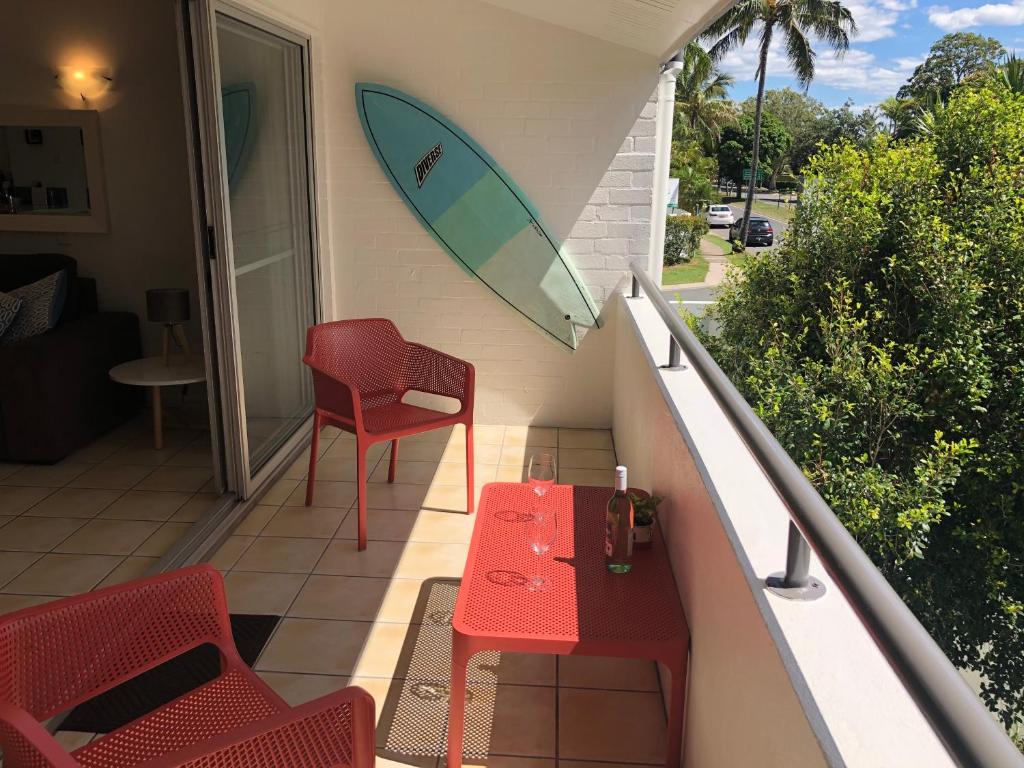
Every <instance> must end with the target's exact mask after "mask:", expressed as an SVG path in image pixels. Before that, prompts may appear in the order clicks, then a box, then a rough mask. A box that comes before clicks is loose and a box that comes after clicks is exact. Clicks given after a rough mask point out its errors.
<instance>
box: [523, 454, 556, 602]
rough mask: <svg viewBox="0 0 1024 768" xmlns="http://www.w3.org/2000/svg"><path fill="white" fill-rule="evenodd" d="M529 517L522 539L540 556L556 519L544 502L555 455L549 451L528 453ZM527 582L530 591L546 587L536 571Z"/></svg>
mask: <svg viewBox="0 0 1024 768" xmlns="http://www.w3.org/2000/svg"><path fill="white" fill-rule="evenodd" d="M529 483H530V490H531V491H533V497H532V498H531V500H530V501H531V503H530V517H529V519H528V520H527V522H526V540H527V543H528V544H529V545H530V549H532V550H533V552H534V554H536V555H537V556H538V557H544V555H545V554H547V551H548V550H549V549H551V545H552V544H554V542H555V534H556V532H557V531H558V522H557V520H556V519H555V511H554V510H553V509H551V508H550V506H549V505H548V504H546V503H545V501H546V499H545V498H544V497H545V495H546V494H547V492H548V490H549V489H550V488H551V486H552V485H554V484H555V457H554V456H552V455H551V454H550V453H535V454H534V455H533V456H531V457H530V472H529ZM528 586H529V588H530V590H531V591H533V592H543V591H544V590H546V589H547V588H548V582H547V579H545V578H544V577H543V576H540V575H539V574H536V575H534V576H532V577H530V581H529V583H528Z"/></svg>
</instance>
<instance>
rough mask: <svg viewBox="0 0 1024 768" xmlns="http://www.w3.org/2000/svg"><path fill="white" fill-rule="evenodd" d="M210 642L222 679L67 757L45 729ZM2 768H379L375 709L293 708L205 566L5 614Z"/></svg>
mask: <svg viewBox="0 0 1024 768" xmlns="http://www.w3.org/2000/svg"><path fill="white" fill-rule="evenodd" d="M205 643H212V644H213V645H215V646H217V648H218V650H219V651H220V656H221V673H220V675H219V676H218V677H217V678H215V679H214V680H212V681H210V682H209V683H206V684H205V685H203V686H201V687H199V688H197V689H195V690H194V691H191V692H189V693H187V694H185V695H184V696H181V697H179V698H178V699H175V700H174V701H172V702H170V703H168V704H166V705H164V706H163V707H160V708H159V709H157V710H155V711H153V712H150V713H149V714H147V715H144V716H142V717H141V718H139V719H137V720H135V721H133V722H131V723H128V724H127V725H124V726H122V727H121V728H118V729H117V730H116V731H112V732H110V733H108V734H106V735H104V736H101V737H99V738H97V739H95V740H94V741H91V742H90V743H88V744H86V745H85V746H83V747H81V748H79V749H77V750H75V751H74V752H71V753H68V752H67V751H66V750H65V749H64V748H63V747H61V745H60V744H59V743H58V742H57V740H56V739H54V737H53V736H52V735H50V733H49V732H48V731H47V730H46V729H45V728H43V727H42V725H40V722H41V721H43V720H46V719H48V718H50V717H52V716H53V715H55V714H57V713H59V712H63V711H65V710H68V709H70V708H71V707H74V706H76V705H78V704H81V703H82V702H84V701H88V700H89V699H91V698H93V697H95V696H98V695H99V694H101V693H103V692H105V691H108V690H110V689H111V688H113V687H115V686H116V685H119V684H120V683H123V682H125V681H126V680H129V679H131V678H133V677H135V676H137V675H139V674H140V673H142V672H145V671H146V670H149V669H152V668H154V667H156V666H158V665H160V664H162V663H164V662H165V661H168V660H170V659H172V658H174V657H175V656H179V655H181V654H182V653H184V652H185V651H188V650H190V649H192V648H195V647H197V646H199V645H203V644H205ZM0 748H2V749H3V758H4V766H5V768H50V767H52V768H128V767H129V766H145V768H169V767H170V766H188V768H200V767H202V768H207V767H209V768H214V767H216V768H229V767H231V766H238V767H239V768H243V767H244V768H262V767H264V766H265V767H266V768H283V766H288V768H327V767H328V766H349V767H350V768H373V764H374V752H375V746H374V703H373V698H372V697H371V696H370V694H368V693H367V692H366V691H364V690H362V689H361V688H355V687H351V688H346V689H344V690H341V691H337V692H336V693H332V694H329V695H327V696H323V697H321V698H319V699H316V700H315V701H311V702H308V703H306V704H303V705H301V706H299V707H295V708H291V707H289V706H288V705H287V704H286V703H285V702H284V700H283V699H282V698H281V697H280V696H278V695H277V694H276V693H274V691H273V690H271V688H270V687H269V686H268V685H267V684H266V683H264V682H263V681H262V680H261V679H260V678H259V677H258V676H257V675H256V674H255V673H254V672H253V671H252V670H250V669H249V668H248V667H247V666H246V665H245V662H243V661H242V659H241V658H240V657H239V655H238V651H237V650H236V649H235V644H234V640H233V639H232V637H231V627H230V624H229V622H228V610H227V601H226V600H225V597H224V582H223V580H222V579H221V576H220V573H218V572H217V571H216V570H215V569H213V568H211V567H210V566H207V565H199V566H194V567H191V568H185V569H182V570H180V571H175V572H173V573H169V574H164V575H161V576H155V577H153V578H148V579H140V580H138V581H134V582H129V583H127V584H122V585H118V586H114V587H109V588H107V589H102V590H98V591H96V592H90V593H87V594H84V595H80V596H78V597H71V598H67V599H64V600H58V601H56V602H52V603H46V604H44V605H40V606H36V607H33V608H26V609H24V610H21V611H17V612H15V613H12V614H9V615H7V616H2V617H0Z"/></svg>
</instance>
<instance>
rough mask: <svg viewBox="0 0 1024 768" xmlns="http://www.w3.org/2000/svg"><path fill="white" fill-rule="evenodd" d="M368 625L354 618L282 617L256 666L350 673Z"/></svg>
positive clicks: (327, 673)
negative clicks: (344, 619)
mask: <svg viewBox="0 0 1024 768" xmlns="http://www.w3.org/2000/svg"><path fill="white" fill-rule="evenodd" d="M371 626H372V625H371V624H368V623H366V622H355V621H324V620H320V619H292V618H286V619H283V620H282V621H281V624H280V625H279V626H278V628H277V631H276V632H275V633H274V636H273V637H272V638H271V639H270V642H269V643H268V644H267V647H266V648H265V649H264V650H263V653H262V654H261V655H260V658H259V660H258V661H257V662H256V669H258V670H260V671H267V672H306V673H310V674H315V675H351V674H352V670H353V668H354V667H355V664H356V661H357V659H358V658H359V654H360V652H361V651H362V649H363V645H364V643H365V641H366V637H367V635H368V634H369V631H370V628H371Z"/></svg>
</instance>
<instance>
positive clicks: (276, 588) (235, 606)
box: [224, 571, 306, 616]
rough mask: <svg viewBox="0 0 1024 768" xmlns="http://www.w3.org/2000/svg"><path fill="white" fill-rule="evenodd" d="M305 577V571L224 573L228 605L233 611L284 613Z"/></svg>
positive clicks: (278, 614) (280, 614)
mask: <svg viewBox="0 0 1024 768" xmlns="http://www.w3.org/2000/svg"><path fill="white" fill-rule="evenodd" d="M305 580H306V575H305V574H302V573H246V572H244V571H232V572H231V573H229V574H228V575H227V576H225V577H224V584H225V586H226V587H227V592H228V609H229V610H230V611H231V612H232V613H269V614H272V615H274V616H284V614H285V612H286V611H287V610H288V606H289V605H291V603H292V600H294V599H295V596H296V595H297V594H298V593H299V589H300V588H301V587H302V583H303V582H304V581H305Z"/></svg>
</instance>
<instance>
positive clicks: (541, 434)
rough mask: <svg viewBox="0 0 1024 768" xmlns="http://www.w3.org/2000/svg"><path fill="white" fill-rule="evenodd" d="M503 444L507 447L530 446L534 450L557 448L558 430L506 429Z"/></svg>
mask: <svg viewBox="0 0 1024 768" xmlns="http://www.w3.org/2000/svg"><path fill="white" fill-rule="evenodd" d="M501 444H502V445H503V446H505V447H510V446H514V445H529V446H531V447H533V448H556V447H557V446H558V430H557V429H556V428H554V427H506V428H505V439H504V440H503V441H502V443H501Z"/></svg>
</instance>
